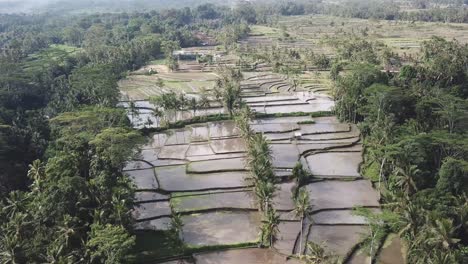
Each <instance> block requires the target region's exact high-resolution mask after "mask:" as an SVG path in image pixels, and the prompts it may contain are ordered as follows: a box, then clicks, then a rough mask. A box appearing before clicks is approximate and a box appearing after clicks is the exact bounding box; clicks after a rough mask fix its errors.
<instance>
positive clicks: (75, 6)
mask: <svg viewBox="0 0 468 264" xmlns="http://www.w3.org/2000/svg"><path fill="white" fill-rule="evenodd" d="M235 1H238V0H0V13H18V12H27V13H30V12H34V13H38V12H44V11H60V12H64V13H67V12H75V11H76V12H93V11H98V12H111V11H133V10H148V9H159V8H178V7H184V6H195V5H198V4H203V3H207V2H211V3H218V4H224V5H230V4H232V3H233V2H235Z"/></svg>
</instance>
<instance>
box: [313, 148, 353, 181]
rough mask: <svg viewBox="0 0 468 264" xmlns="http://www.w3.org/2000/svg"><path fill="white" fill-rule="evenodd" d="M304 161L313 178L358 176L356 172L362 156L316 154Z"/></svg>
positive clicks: (345, 153) (334, 153)
mask: <svg viewBox="0 0 468 264" xmlns="http://www.w3.org/2000/svg"><path fill="white" fill-rule="evenodd" d="M306 159H307V163H308V164H309V168H310V170H311V173H312V175H315V176H331V177H340V176H353V177H359V176H360V174H359V171H358V170H359V164H360V163H361V162H362V156H361V153H359V152H343V153H339V152H333V153H329V152H328V153H318V154H314V155H310V156H308V157H307V158H306Z"/></svg>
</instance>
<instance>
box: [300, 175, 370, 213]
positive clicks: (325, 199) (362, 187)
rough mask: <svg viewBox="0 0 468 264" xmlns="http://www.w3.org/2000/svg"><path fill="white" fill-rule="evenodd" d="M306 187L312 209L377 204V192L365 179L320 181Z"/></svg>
mask: <svg viewBox="0 0 468 264" xmlns="http://www.w3.org/2000/svg"><path fill="white" fill-rule="evenodd" d="M306 188H307V190H308V191H309V193H310V198H311V202H312V206H313V209H314V210H319V209H341V208H350V209H351V208H353V207H355V206H378V205H379V202H378V195H377V192H376V191H375V190H374V189H373V188H372V185H371V183H370V182H369V181H367V180H357V181H335V180H333V181H320V182H314V183H310V184H308V185H306Z"/></svg>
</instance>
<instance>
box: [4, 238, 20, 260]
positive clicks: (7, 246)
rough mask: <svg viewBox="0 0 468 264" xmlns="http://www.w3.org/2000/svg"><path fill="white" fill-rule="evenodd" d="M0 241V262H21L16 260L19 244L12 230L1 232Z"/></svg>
mask: <svg viewBox="0 0 468 264" xmlns="http://www.w3.org/2000/svg"><path fill="white" fill-rule="evenodd" d="M0 242H1V243H0V262H1V263H5V264H16V263H21V261H20V260H18V257H19V256H18V255H19V252H18V251H19V250H20V248H21V245H20V242H19V240H18V237H17V236H15V234H14V232H2V233H1V234H0Z"/></svg>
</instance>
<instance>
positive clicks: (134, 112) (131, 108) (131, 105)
mask: <svg viewBox="0 0 468 264" xmlns="http://www.w3.org/2000/svg"><path fill="white" fill-rule="evenodd" d="M128 109H129V112H130V116H131V120H130V122H131V123H132V124H133V118H134V117H135V115H138V114H139V113H138V109H137V107H136V105H135V102H134V101H133V100H130V103H129V104H128Z"/></svg>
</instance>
